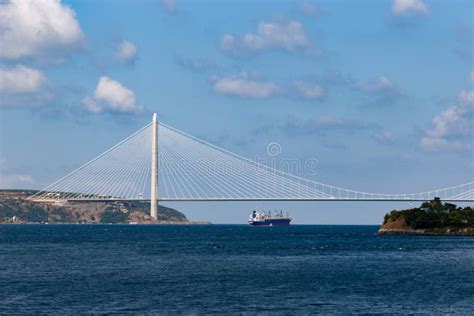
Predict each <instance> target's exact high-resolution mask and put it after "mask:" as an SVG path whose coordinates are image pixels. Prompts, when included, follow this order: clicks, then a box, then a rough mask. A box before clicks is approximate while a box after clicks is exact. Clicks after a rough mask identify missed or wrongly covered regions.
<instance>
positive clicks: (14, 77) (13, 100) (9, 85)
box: [0, 65, 53, 106]
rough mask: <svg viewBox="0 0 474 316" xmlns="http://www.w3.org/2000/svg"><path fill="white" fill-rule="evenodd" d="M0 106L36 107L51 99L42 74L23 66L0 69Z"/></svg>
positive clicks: (47, 84)
mask: <svg viewBox="0 0 474 316" xmlns="http://www.w3.org/2000/svg"><path fill="white" fill-rule="evenodd" d="M0 96H1V98H2V102H1V103H0V105H2V106H18V105H20V106H24V105H25V106H27V105H38V104H40V103H44V102H46V101H49V100H51V99H52V97H53V94H52V92H51V90H50V87H49V82H48V80H47V79H46V77H45V76H44V74H43V73H42V72H41V71H39V70H37V69H33V68H29V67H26V66H23V65H16V66H12V67H0Z"/></svg>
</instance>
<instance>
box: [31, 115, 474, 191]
mask: <svg viewBox="0 0 474 316" xmlns="http://www.w3.org/2000/svg"><path fill="white" fill-rule="evenodd" d="M151 133H152V129H151V124H148V125H147V126H145V127H143V128H142V129H140V130H138V131H137V132H135V133H133V134H132V135H130V136H129V137H127V138H126V139H125V140H123V141H121V142H120V143H118V144H117V145H115V146H114V147H112V148H111V149H109V150H107V151H106V152H104V153H103V154H101V155H99V156H97V157H96V158H94V159H92V160H91V161H89V162H87V163H86V164H84V165H83V166H81V167H79V168H78V169H76V170H74V171H73V172H71V173H69V174H68V175H66V176H65V177H63V178H61V179H59V180H58V181H56V182H54V183H53V184H51V185H49V186H48V187H46V188H44V189H43V190H42V191H40V192H38V193H37V194H35V195H34V196H32V197H31V198H32V199H35V200H50V199H66V200H135V199H137V200H140V199H145V200H147V199H150V174H151V170H150V164H151V139H152V137H151ZM436 196H438V197H441V198H442V199H445V200H473V199H474V182H470V183H466V184H463V185H459V186H455V187H450V188H445V189H439V190H433V191H429V192H421V193H411V194H378V193H368V192H360V191H354V190H348V189H344V188H339V187H334V186H330V185H326V184H322V183H319V182H315V181H311V180H307V179H304V178H300V177H296V176H294V175H291V174H288V173H284V172H282V171H279V170H276V169H273V168H270V167H268V166H265V165H262V164H259V163H257V162H255V161H252V160H249V159H246V158H244V157H242V156H239V155H237V154H234V153H232V152H229V151H227V150H225V149H222V148H220V147H217V146H214V145H212V144H209V143H207V142H205V141H203V140H200V139H198V138H195V137H193V136H191V135H188V134H186V133H184V132H182V131H179V130H177V129H175V128H173V127H171V126H168V125H166V124H163V123H160V124H159V125H158V199H159V200H428V199H432V198H434V197H436Z"/></svg>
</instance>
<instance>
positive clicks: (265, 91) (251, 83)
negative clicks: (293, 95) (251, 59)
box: [214, 73, 281, 98]
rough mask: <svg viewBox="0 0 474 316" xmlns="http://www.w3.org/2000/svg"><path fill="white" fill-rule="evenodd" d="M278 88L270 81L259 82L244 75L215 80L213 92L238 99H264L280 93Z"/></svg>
mask: <svg viewBox="0 0 474 316" xmlns="http://www.w3.org/2000/svg"><path fill="white" fill-rule="evenodd" d="M280 90H281V89H280V87H279V86H278V85H277V84H275V83H273V82H271V81H259V80H254V79H251V78H248V76H247V75H246V74H245V73H244V74H242V75H240V76H230V77H224V78H217V79H216V80H215V82H214V91H216V92H218V93H221V94H226V95H232V96H239V97H247V98H266V97H270V96H273V95H275V94H277V93H279V92H280Z"/></svg>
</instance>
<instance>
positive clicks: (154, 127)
mask: <svg viewBox="0 0 474 316" xmlns="http://www.w3.org/2000/svg"><path fill="white" fill-rule="evenodd" d="M157 214H158V118H157V116H156V113H153V120H152V122H151V196H150V216H151V217H153V218H154V219H157Z"/></svg>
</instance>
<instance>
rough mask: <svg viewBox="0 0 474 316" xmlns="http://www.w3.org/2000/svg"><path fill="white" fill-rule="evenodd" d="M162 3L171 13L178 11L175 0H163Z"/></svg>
mask: <svg viewBox="0 0 474 316" xmlns="http://www.w3.org/2000/svg"><path fill="white" fill-rule="evenodd" d="M161 5H162V6H163V8H165V10H166V11H168V12H169V13H173V14H175V13H177V12H178V9H177V8H176V3H175V1H174V0H161Z"/></svg>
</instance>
